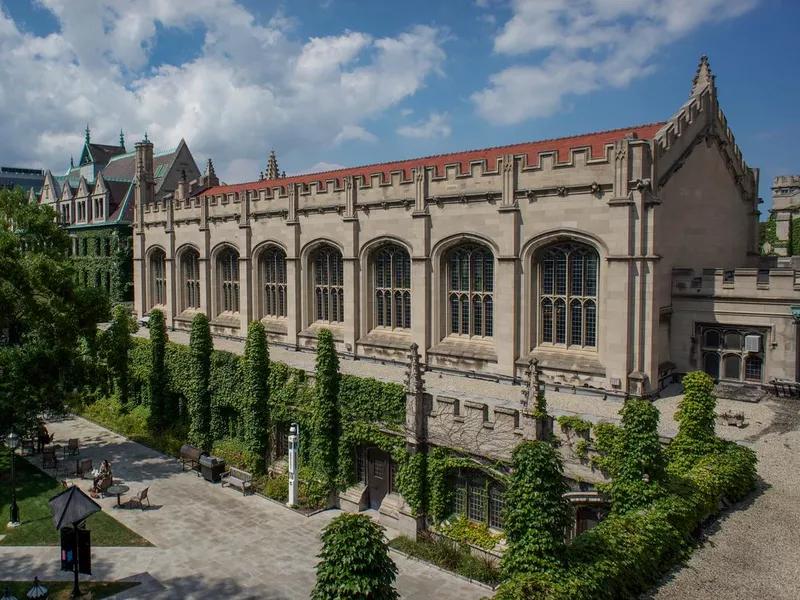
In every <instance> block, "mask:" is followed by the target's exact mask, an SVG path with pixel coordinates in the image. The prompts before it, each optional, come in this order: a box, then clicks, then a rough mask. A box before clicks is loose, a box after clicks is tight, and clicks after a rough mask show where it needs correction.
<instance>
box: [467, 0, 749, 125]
mask: <svg viewBox="0 0 800 600" xmlns="http://www.w3.org/2000/svg"><path fill="white" fill-rule="evenodd" d="M758 2H759V0H647V1H643V0H511V6H512V11H513V15H512V17H511V18H510V19H509V20H508V21H507V22H506V23H505V24H504V25H503V26H502V27H501V29H500V31H499V32H498V34H497V36H496V37H495V39H494V50H495V52H496V53H498V54H503V55H506V56H509V57H521V56H524V55H527V54H530V53H536V54H535V56H537V57H538V58H539V60H537V61H535V62H534V61H531V62H528V63H523V64H514V65H512V66H510V67H508V68H507V69H505V70H503V71H501V72H499V73H495V74H494V75H492V76H490V79H489V86H488V87H486V88H484V89H483V90H480V91H478V92H476V93H474V94H473V95H472V100H473V102H474V103H475V106H476V109H477V111H478V113H479V114H481V115H482V116H483V117H484V118H486V119H487V120H489V121H491V122H493V123H497V124H513V123H519V122H521V121H523V120H525V119H528V118H533V117H544V116H548V115H551V114H553V113H554V112H556V111H558V110H560V109H562V108H563V107H564V106H565V97H568V96H571V95H579V94H586V93H588V92H590V91H592V90H595V89H598V88H603V87H619V86H624V85H627V84H628V83H629V82H630V81H631V80H633V79H635V78H637V77H642V76H644V75H647V74H649V73H651V72H652V71H653V69H654V65H652V64H651V60H652V58H653V57H654V56H655V55H656V53H657V51H658V50H659V49H660V48H662V47H664V46H666V45H667V44H669V43H672V42H675V41H677V40H679V39H681V38H682V37H684V36H686V35H688V34H689V33H691V32H692V31H694V30H696V29H697V28H698V27H700V26H701V25H703V24H708V23H712V22H715V21H720V20H723V19H729V18H735V17H739V16H741V15H743V14H745V13H746V12H748V11H750V10H752V9H753V8H754V7H755V6H756V5H757V4H758ZM711 59H712V63H713V56H712V57H711Z"/></svg>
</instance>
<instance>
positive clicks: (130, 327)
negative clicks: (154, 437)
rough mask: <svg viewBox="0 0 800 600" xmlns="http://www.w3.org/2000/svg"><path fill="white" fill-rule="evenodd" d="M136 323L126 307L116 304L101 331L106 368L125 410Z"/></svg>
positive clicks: (128, 394)
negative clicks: (109, 318)
mask: <svg viewBox="0 0 800 600" xmlns="http://www.w3.org/2000/svg"><path fill="white" fill-rule="evenodd" d="M136 329H137V327H136V323H135V321H134V320H133V319H132V318H131V315H130V314H128V311H127V309H126V308H125V307H124V306H122V305H118V306H116V307H115V308H114V315H113V317H112V319H111V324H110V325H109V326H108V329H106V331H105V332H104V333H103V341H102V345H103V348H104V355H105V360H106V364H107V365H108V370H109V372H110V373H111V377H112V378H113V380H114V390H115V392H116V394H117V398H118V399H119V403H120V406H121V407H122V409H123V410H127V407H128V398H129V396H130V374H129V372H128V364H129V356H128V354H129V353H130V351H131V348H132V347H133V341H132V338H131V335H132V334H133V333H135V332H136Z"/></svg>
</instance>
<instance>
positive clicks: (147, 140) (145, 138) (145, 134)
mask: <svg viewBox="0 0 800 600" xmlns="http://www.w3.org/2000/svg"><path fill="white" fill-rule="evenodd" d="M144 141H145V143H147V142H149V141H150V140H149V139H147V132H146V131H145V132H144Z"/></svg>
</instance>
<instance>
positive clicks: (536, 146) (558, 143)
mask: <svg viewBox="0 0 800 600" xmlns="http://www.w3.org/2000/svg"><path fill="white" fill-rule="evenodd" d="M664 125H665V123H664V122H662V123H650V124H648V125H638V126H636V127H625V128H622V129H611V130H608V131H599V132H596V133H588V134H583V135H576V136H571V137H563V138H556V139H551V140H541V141H537V142H525V143H522V144H512V145H510V146H497V147H495V148H485V149H482V150H468V151H466V152H454V153H452V154H438V155H435V156H425V157H422V158H412V159H408V160H400V161H395V162H386V163H378V164H372V165H364V166H361V167H346V168H344V169H336V170H333V171H323V172H320V173H307V174H304V175H293V176H291V177H284V178H281V179H273V180H268V181H252V182H247V183H238V184H234V185H223V186H218V187H215V188H211V189H208V190H205V191H203V192H201V193H199V194H197V195H205V194H209V195H214V194H227V193H232V192H241V191H244V190H258V189H263V188H269V187H278V186H285V185H288V184H291V183H310V182H312V181H317V182H320V190H325V189H326V188H327V184H326V181H328V180H331V179H335V180H336V185H337V186H339V185H341V178H342V177H344V176H346V175H361V176H362V177H364V178H365V179H366V180H369V178H370V176H371V175H376V174H378V173H380V174H382V175H383V181H384V182H388V181H390V180H391V175H390V173H391V172H393V171H395V172H396V171H402V172H403V178H404V179H409V178H410V177H411V169H413V168H414V167H420V166H426V167H433V168H435V169H436V173H437V174H438V175H444V167H445V165H454V164H459V165H460V168H461V171H462V172H464V171H466V170H468V168H469V164H470V162H472V161H478V160H486V161H488V166H489V168H494V167H495V160H496V159H497V158H499V157H501V156H503V155H504V154H514V155H516V156H520V155H526V156H527V158H528V164H538V162H539V157H538V155H539V153H542V152H555V153H556V160H557V161H565V160H567V159H568V158H569V151H570V150H573V149H578V148H590V153H591V157H592V158H602V157H604V156H605V146H606V144H613V143H614V142H615V141H617V140H620V139H623V138H624V137H625V135H626V134H628V133H635V134H636V136H637V138H638V139H640V140H647V139H651V138H652V137H653V136H654V135H655V134H656V132H657V131H658V130H659V129H661V128H662V127H663V126H664Z"/></svg>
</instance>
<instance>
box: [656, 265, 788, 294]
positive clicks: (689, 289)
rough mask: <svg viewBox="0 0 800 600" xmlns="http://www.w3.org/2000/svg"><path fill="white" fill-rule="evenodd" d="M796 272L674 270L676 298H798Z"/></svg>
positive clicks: (775, 270) (674, 292)
mask: <svg viewBox="0 0 800 600" xmlns="http://www.w3.org/2000/svg"><path fill="white" fill-rule="evenodd" d="M798 292H800V271H796V270H794V269H733V270H725V269H703V270H702V271H694V270H692V269H673V270H672V295H673V296H684V297H685V296H691V297H701V298H702V297H706V298H752V299H784V298H789V299H794V300H796V299H797V297H798V296H797V294H798Z"/></svg>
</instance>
